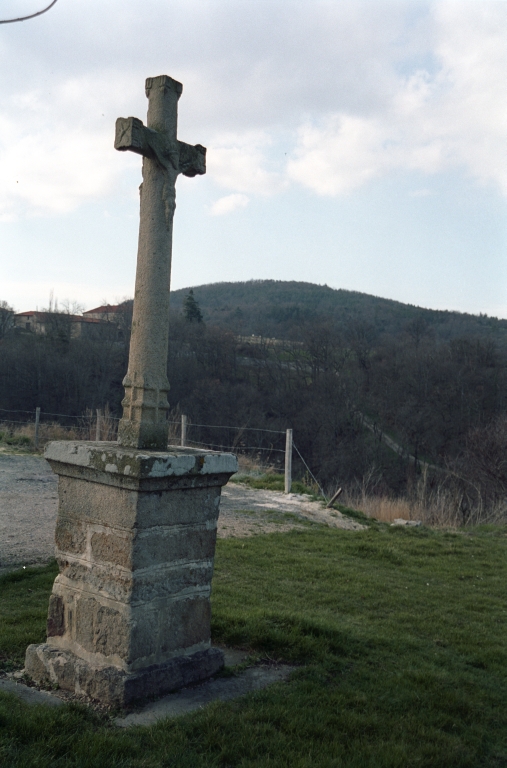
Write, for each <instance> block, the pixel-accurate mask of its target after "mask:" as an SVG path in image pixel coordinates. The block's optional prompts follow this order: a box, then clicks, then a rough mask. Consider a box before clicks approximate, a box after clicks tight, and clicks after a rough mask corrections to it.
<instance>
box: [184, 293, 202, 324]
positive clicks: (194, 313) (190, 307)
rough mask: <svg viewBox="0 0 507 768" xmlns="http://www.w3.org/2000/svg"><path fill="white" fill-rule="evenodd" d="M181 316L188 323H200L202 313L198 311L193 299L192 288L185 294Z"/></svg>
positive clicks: (197, 305)
mask: <svg viewBox="0 0 507 768" xmlns="http://www.w3.org/2000/svg"><path fill="white" fill-rule="evenodd" d="M183 314H184V316H185V320H187V321H188V322H189V323H193V322H194V321H195V322H197V323H202V312H201V310H200V307H199V304H198V303H197V301H196V300H195V298H194V292H193V290H192V288H191V289H190V291H189V292H188V293H187V295H186V296H185V299H184V301H183Z"/></svg>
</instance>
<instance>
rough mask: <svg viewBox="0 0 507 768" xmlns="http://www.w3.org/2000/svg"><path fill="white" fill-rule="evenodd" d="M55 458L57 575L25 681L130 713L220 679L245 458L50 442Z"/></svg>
mask: <svg viewBox="0 0 507 768" xmlns="http://www.w3.org/2000/svg"><path fill="white" fill-rule="evenodd" d="M46 458H47V460H48V461H49V463H50V464H51V466H52V468H53V470H54V471H55V472H56V474H58V477H59V483H58V485H59V507H58V519H57V525H56V533H55V541H56V557H57V561H58V565H59V571H60V572H59V575H58V576H57V578H56V579H55V583H54V585H53V592H52V594H51V597H50V603H49V611H48V624H47V641H46V643H43V644H41V645H32V646H29V648H28V649H27V654H26V665H25V668H26V671H27V673H28V674H29V675H30V676H31V677H32V678H33V679H34V680H35V681H36V682H39V683H43V682H50V683H51V684H53V685H55V684H56V685H59V686H60V687H61V688H65V689H67V690H71V691H75V692H78V693H85V694H86V695H88V696H89V697H90V698H93V699H97V700H99V701H102V702H103V703H107V704H113V705H119V706H124V705H126V704H128V703H129V702H131V701H133V700H135V699H140V698H146V697H149V696H154V695H159V694H163V693H165V692H168V691H171V690H175V689H177V688H178V687H181V686H182V685H188V684H190V683H192V682H197V681H200V680H203V679H205V678H206V677H208V676H210V675H212V674H214V673H215V672H217V671H218V670H219V669H220V668H221V666H223V657H222V654H221V652H220V651H218V650H217V649H214V648H212V647H211V644H210V623H211V608H210V594H211V578H212V574H213V560H214V553H215V543H216V524H217V518H218V512H219V502H220V491H221V487H222V485H224V484H225V483H226V482H227V480H228V479H229V477H230V475H231V474H233V472H235V471H236V470H237V462H236V458H235V457H234V456H232V455H231V454H219V453H215V452H212V451H197V450H193V449H188V448H186V449H176V450H174V451H170V452H169V451H168V452H160V451H144V450H143V451H140V450H137V449H134V448H121V447H119V446H118V445H117V444H116V443H93V442H79V443H78V442H70V441H69V442H56V443H50V444H49V446H48V447H47V449H46Z"/></svg>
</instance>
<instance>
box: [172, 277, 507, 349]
mask: <svg viewBox="0 0 507 768" xmlns="http://www.w3.org/2000/svg"><path fill="white" fill-rule="evenodd" d="M189 290H190V289H189V288H182V289H180V290H178V291H173V292H172V293H171V307H172V310H173V311H175V312H178V313H180V312H181V311H182V306H183V300H184V298H185V296H186V295H187V294H188V291H189ZM192 290H193V292H194V296H195V299H196V301H197V302H198V304H199V306H200V308H201V311H202V313H203V316H204V320H205V322H206V323H208V324H210V325H218V326H222V327H227V328H229V329H230V330H232V331H234V332H235V333H241V334H244V335H250V334H255V335H261V336H268V337H277V338H298V337H299V335H300V333H301V328H302V327H303V326H305V325H307V324H309V323H313V322H315V321H322V320H324V319H325V320H331V321H332V322H333V324H335V325H336V326H347V325H350V324H354V323H356V322H357V321H362V322H367V323H369V324H371V325H374V326H375V329H376V331H377V332H378V333H380V334H388V335H394V336H397V335H399V334H400V333H402V332H405V331H407V329H409V330H410V329H411V330H412V332H414V331H415V332H417V329H418V328H419V332H423V333H428V332H430V333H431V334H432V335H434V336H435V337H436V338H438V339H440V340H442V341H444V340H445V341H449V340H451V339H454V338H458V337H461V336H468V337H469V336H475V337H492V338H494V339H495V341H496V342H497V343H500V345H501V346H507V320H498V319H497V318H494V317H488V316H487V315H470V314H466V313H461V312H452V311H443V310H435V309H424V308H422V307H416V306H413V305H411V304H403V303H402V302H399V301H393V300H391V299H383V298H380V297H379V296H371V295H369V294H366V293H360V292H358V291H346V290H343V289H335V288H330V287H329V286H327V285H314V284H313V283H304V282H296V281H282V280H249V281H248V282H238V283H210V284H207V285H199V286H196V287H194V288H193V289H192Z"/></svg>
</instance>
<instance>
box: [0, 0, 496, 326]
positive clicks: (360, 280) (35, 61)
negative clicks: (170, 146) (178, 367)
mask: <svg viewBox="0 0 507 768" xmlns="http://www.w3.org/2000/svg"><path fill="white" fill-rule="evenodd" d="M47 4H48V1H47V0H2V2H1V3H0V18H3V19H6V18H12V17H17V16H20V15H22V14H25V13H33V12H35V11H37V10H40V9H41V8H43V7H44V6H45V5H47ZM160 74H167V75H170V76H171V77H173V78H174V79H176V80H179V81H180V82H182V83H183V94H182V96H181V98H180V101H179V118H178V136H179V138H180V139H181V140H182V141H186V142H187V143H190V144H197V143H199V144H203V145H204V146H206V147H207V173H206V175H205V176H198V177H195V178H186V177H183V176H180V177H179V178H178V181H177V193H176V198H177V209H176V214H175V222H174V244H173V264H172V283H171V287H172V288H173V289H177V288H184V287H190V286H196V285H201V284H203V283H212V282H220V281H238V280H250V279H274V280H303V281H307V282H312V283H318V284H326V285H329V286H331V287H333V288H345V289H348V290H354V291H361V292H364V293H369V294H374V295H376V296H382V297H385V298H390V299H395V300H397V301H401V302H405V303H409V304H414V305H417V306H422V307H429V308H435V309H450V310H458V311H462V312H470V313H474V314H479V313H485V314H488V315H493V316H497V317H503V318H507V259H506V255H507V253H506V252H507V97H506V90H505V82H506V75H507V0H494V1H492V2H491V1H490V0H451V1H449V0H436V1H435V2H418V0H398V1H397V2H387V1H386V0H351V1H349V0H255V2H252V0H121V1H120V0H107V3H105V2H104V0H58V2H57V3H56V5H55V6H54V7H53V8H52V9H51V10H50V11H48V12H47V13H45V14H43V15H42V16H39V17H37V18H35V19H32V20H30V21H26V22H22V23H15V24H3V25H0V93H1V98H0V301H1V300H4V301H7V302H8V303H9V304H10V305H12V306H13V307H14V308H15V309H16V310H17V311H26V310H29V309H36V308H39V309H41V308H43V307H46V306H48V304H49V298H50V294H51V292H53V296H54V297H55V298H56V299H57V300H58V301H59V303H60V305H61V304H62V303H63V302H65V301H68V302H70V303H71V304H72V302H76V303H77V304H79V305H81V306H82V307H84V308H86V309H91V308H92V307H95V306H97V305H99V304H102V303H103V302H105V301H107V302H110V303H115V302H116V301H118V300H121V299H123V298H125V297H129V296H132V295H133V292H134V280H135V267H136V254H137V232H138V224H139V197H138V187H139V184H140V182H141V158H140V157H139V156H138V155H134V154H133V153H130V152H117V151H115V150H114V147H113V143H114V127H115V121H116V118H117V117H120V116H122V117H127V116H130V115H133V116H135V117H138V118H140V119H142V120H143V121H144V122H145V121H146V110H147V99H146V97H145V93H144V81H145V79H146V78H147V77H152V76H156V75H160Z"/></svg>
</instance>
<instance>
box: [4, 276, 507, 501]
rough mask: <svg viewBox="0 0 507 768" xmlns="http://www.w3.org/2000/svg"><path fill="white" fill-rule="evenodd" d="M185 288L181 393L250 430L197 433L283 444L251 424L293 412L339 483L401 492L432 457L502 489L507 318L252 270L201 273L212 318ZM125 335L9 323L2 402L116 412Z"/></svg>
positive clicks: (195, 415)
mask: <svg viewBox="0 0 507 768" xmlns="http://www.w3.org/2000/svg"><path fill="white" fill-rule="evenodd" d="M186 295H188V291H185V290H183V291H176V292H174V294H173V297H172V319H171V330H170V338H171V342H170V349H169V366H168V377H169V381H170V383H171V391H170V402H171V406H172V407H173V408H174V409H176V411H177V412H179V413H185V414H187V415H188V417H189V420H190V422H192V423H193V424H200V425H225V426H234V427H240V428H244V429H245V430H246V431H245V432H244V434H243V433H241V430H240V431H238V430H236V431H231V430H227V429H223V430H222V431H220V430H219V431H218V432H217V430H208V429H207V428H206V427H202V428H201V427H199V428H195V430H194V432H193V433H192V434H191V439H194V440H196V441H200V442H202V443H207V444H213V445H228V446H230V447H233V448H235V449H238V450H241V449H242V447H245V448H246V446H252V445H253V446H254V447H255V445H257V446H258V447H259V451H260V453H259V455H260V456H261V457H263V456H266V453H265V452H264V453H262V452H261V449H262V451H265V449H268V448H269V447H270V446H271V448H272V449H273V454H272V456H275V453H276V451H275V449H281V448H283V444H281V445H279V443H278V442H277V440H278V441H279V438H278V437H276V436H274V435H273V436H270V434H269V433H261V432H250V431H248V430H260V429H273V430H285V429H286V428H288V427H291V428H293V430H294V438H295V442H296V445H297V446H298V448H299V450H300V451H301V453H302V454H303V456H304V457H305V459H306V461H307V463H308V465H309V466H310V468H311V470H312V472H313V473H314V474H315V475H316V476H317V477H318V479H319V481H320V482H321V483H322V484H323V485H325V486H326V487H328V488H330V487H331V486H332V485H336V484H337V483H340V484H346V483H349V484H351V483H355V482H357V483H362V482H365V478H368V482H369V484H370V486H371V489H370V490H373V491H378V492H380V491H382V492H386V491H391V492H395V493H401V492H405V491H406V490H407V488H408V489H410V488H411V487H413V485H414V483H415V482H416V480H417V476H418V473H420V471H421V466H423V468H424V464H423V465H421V462H425V463H427V464H430V465H434V466H437V467H439V468H441V469H451V470H452V472H453V473H454V474H455V475H458V476H460V477H465V476H466V482H467V483H468V485H469V486H470V488H471V487H472V485H473V488H474V489H475V490H474V491H473V494H476V493H477V488H479V490H480V493H481V494H483V495H485V497H486V496H488V494H489V495H490V496H491V497H492V498H493V497H494V498H497V497H498V496H499V495H502V494H503V495H504V496H505V491H506V490H507V465H505V458H504V457H505V449H506V448H507V422H506V412H507V343H506V339H507V321H504V320H497V319H495V318H489V317H486V316H479V317H475V316H471V315H464V314H460V313H456V312H440V311H433V310H424V309H420V308H417V307H412V306H408V305H404V304H401V303H398V302H392V301H388V300H386V299H379V298H376V297H373V296H367V295H365V294H360V293H354V292H349V291H335V290H333V289H331V288H328V287H327V286H316V285H311V284H307V283H282V282H277V281H253V282H250V283H238V284H233V283H221V284H216V285H208V286H199V287H196V288H194V289H193V295H194V298H195V300H196V303H197V305H198V306H199V307H200V310H201V312H202V315H203V317H204V323H200V322H191V321H190V320H189V319H186V318H185V315H184V313H183V311H182V307H183V301H184V298H185V296H186ZM128 316H129V313H128V307H127V308H126V312H125V318H127V319H128ZM251 334H256V336H257V338H254V339H252V337H251ZM124 335H125V339H124V341H114V340H112V339H111V337H110V336H109V337H108V336H104V338H100V337H97V338H95V339H91V338H90V339H72V338H70V337H68V336H65V334H63V333H62V328H61V324H55V332H54V333H52V332H49V333H47V334H46V335H36V334H33V333H30V332H19V331H18V332H14V331H12V330H11V331H10V332H8V333H7V334H6V335H5V337H4V338H3V340H2V341H1V342H0V408H4V409H25V410H35V408H36V407H37V406H39V407H41V408H42V410H43V411H44V412H49V413H68V414H74V415H77V416H78V415H81V414H82V413H83V412H84V411H85V410H86V409H87V408H91V409H95V408H99V407H100V408H102V407H104V406H105V404H106V403H109V406H110V408H111V411H112V412H113V413H114V414H115V415H118V416H119V415H120V411H121V399H122V397H123V388H122V385H121V381H122V378H123V376H124V374H125V371H126V368H127V357H128V333H125V334H124ZM259 336H262V338H258V337H259ZM274 338H275V339H276V340H277V341H276V342H274V341H273V339H274ZM176 411H175V415H176ZM0 416H1V414H0ZM247 437H248V439H247ZM393 444H394V445H396V446H398V447H399V448H400V450H398V451H396V450H394V449H393ZM299 468H300V470H301V471H303V468H302V465H299ZM471 484H472V485H471ZM471 492H472V491H470V493H471ZM467 493H468V491H467ZM465 495H466V494H465Z"/></svg>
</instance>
